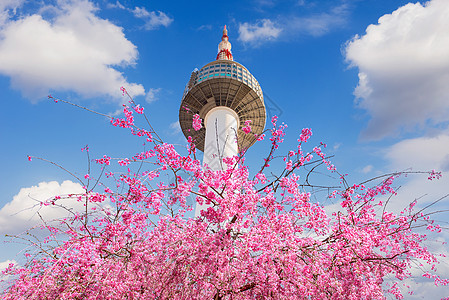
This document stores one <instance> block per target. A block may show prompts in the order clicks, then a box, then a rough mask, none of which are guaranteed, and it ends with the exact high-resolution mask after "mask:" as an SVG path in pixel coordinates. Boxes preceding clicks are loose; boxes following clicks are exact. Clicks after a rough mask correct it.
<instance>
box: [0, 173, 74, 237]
mask: <svg viewBox="0 0 449 300" xmlns="http://www.w3.org/2000/svg"><path fill="white" fill-rule="evenodd" d="M82 192H83V189H82V187H81V185H80V184H78V183H74V182H71V181H69V180H66V181H64V182H63V183H61V184H59V183H58V182H56V181H51V182H41V183H39V184H38V185H37V186H32V187H28V188H22V189H20V191H19V193H18V194H17V195H15V196H14V197H13V199H12V201H11V202H9V203H7V204H5V206H3V207H2V208H1V209H0V233H2V234H4V233H7V234H17V233H20V232H23V231H25V230H27V229H29V228H31V227H33V226H36V225H38V224H42V222H41V220H40V217H39V216H38V214H37V212H39V214H40V215H41V216H42V217H43V219H44V220H53V219H58V218H61V217H63V216H69V213H68V212H67V211H66V210H64V209H62V208H59V207H57V206H53V205H50V206H41V205H40V202H39V201H46V200H48V199H50V198H52V197H54V196H58V195H67V194H75V193H82ZM59 201H64V202H61V204H63V203H64V204H65V205H66V206H67V207H71V208H72V209H75V210H82V209H83V204H82V203H79V202H77V201H76V200H73V199H61V200H59Z"/></svg>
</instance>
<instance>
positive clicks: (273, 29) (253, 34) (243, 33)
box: [238, 19, 282, 44]
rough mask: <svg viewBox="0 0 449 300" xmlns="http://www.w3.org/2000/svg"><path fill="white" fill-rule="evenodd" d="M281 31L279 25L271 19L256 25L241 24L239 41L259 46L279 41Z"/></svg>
mask: <svg viewBox="0 0 449 300" xmlns="http://www.w3.org/2000/svg"><path fill="white" fill-rule="evenodd" d="M281 31H282V29H281V28H279V27H278V25H277V24H275V23H273V22H272V21H271V20H269V19H263V20H260V21H258V22H257V23H255V24H249V23H243V24H240V25H239V37H238V39H239V40H240V41H242V42H244V43H253V44H259V43H261V42H266V41H270V40H275V39H277V37H278V36H279V34H280V33H281Z"/></svg>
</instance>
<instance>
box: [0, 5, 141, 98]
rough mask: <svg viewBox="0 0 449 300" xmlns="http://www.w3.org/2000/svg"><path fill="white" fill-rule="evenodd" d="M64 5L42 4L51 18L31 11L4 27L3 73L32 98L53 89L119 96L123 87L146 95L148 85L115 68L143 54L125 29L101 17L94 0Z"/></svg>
mask: <svg viewBox="0 0 449 300" xmlns="http://www.w3.org/2000/svg"><path fill="white" fill-rule="evenodd" d="M9 1H10V2H11V3H14V1H12V0H9ZM58 4H59V6H57V7H52V6H46V7H42V9H41V11H47V12H49V11H51V12H52V14H53V16H52V17H51V18H44V17H43V16H42V15H40V14H33V15H26V16H24V17H20V18H18V19H17V20H7V21H6V22H5V23H4V24H3V26H1V27H0V74H3V75H6V76H9V77H10V78H11V84H12V86H13V87H14V88H16V89H17V90H20V91H21V92H22V93H23V95H24V96H26V97H28V98H30V99H32V100H36V99H39V98H41V97H43V96H46V95H47V94H48V93H49V91H50V90H58V91H74V92H76V93H78V94H80V95H82V96H84V97H93V96H102V95H110V96H112V97H117V98H118V97H120V96H121V94H120V91H119V88H120V86H126V87H127V89H128V90H129V92H130V93H131V94H132V95H134V96H137V95H143V94H144V93H145V91H144V88H143V86H142V85H140V84H136V83H129V82H128V81H127V80H126V78H125V77H124V75H123V73H121V72H120V71H118V70H117V69H116V68H115V67H117V66H120V67H123V66H130V65H133V64H134V63H135V61H136V59H137V55H138V52H137V48H136V46H135V45H133V44H132V43H131V42H130V41H129V40H127V39H126V37H125V35H124V33H123V28H121V27H118V26H116V25H114V24H112V23H111V22H110V21H108V20H105V19H101V18H99V17H98V16H96V15H95V12H96V8H95V7H94V5H93V4H92V3H91V2H89V1H88V0H72V1H60V2H58ZM0 8H1V7H0ZM0 24H1V23H0Z"/></svg>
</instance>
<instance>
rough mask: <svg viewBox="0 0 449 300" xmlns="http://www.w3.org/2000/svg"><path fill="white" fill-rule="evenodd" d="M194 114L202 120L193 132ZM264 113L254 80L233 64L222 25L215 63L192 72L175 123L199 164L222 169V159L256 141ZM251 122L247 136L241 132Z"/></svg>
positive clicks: (241, 68) (263, 123)
mask: <svg viewBox="0 0 449 300" xmlns="http://www.w3.org/2000/svg"><path fill="white" fill-rule="evenodd" d="M194 114H199V116H200V117H201V118H202V119H203V127H202V128H201V129H200V130H198V131H195V130H194V129H193V125H192V118H193V115H194ZM265 120H266V111H265V105H264V101H263V94H262V89H261V87H260V85H259V83H258V82H257V80H256V78H254V76H253V75H251V73H250V72H249V71H248V70H247V69H246V68H245V67H244V66H243V65H241V64H239V63H238V62H235V61H234V58H233V56H232V53H231V43H230V42H229V37H228V31H227V29H226V26H224V29H223V36H222V38H221V42H220V44H219V45H218V54H217V58H216V60H215V61H212V62H210V63H208V64H206V65H205V66H204V67H202V68H201V69H200V70H197V69H195V70H194V71H193V72H192V74H191V76H190V80H189V82H188V83H187V86H186V88H185V90H184V94H183V96H182V103H181V107H180V109H179V123H180V125H181V129H182V132H183V133H184V135H185V136H186V137H189V136H192V137H193V138H194V141H195V145H196V148H197V149H198V150H201V151H203V152H204V157H203V164H204V165H208V166H209V167H210V168H211V169H212V170H219V169H221V168H223V165H222V163H221V162H222V159H223V158H224V157H229V156H234V155H237V154H238V151H242V150H244V149H247V148H249V147H250V146H252V145H253V144H254V143H255V142H256V135H258V134H261V133H262V132H263V130H264V127H265ZM246 121H251V123H250V125H251V133H250V134H245V133H244V132H243V130H242V127H243V126H244V124H245V122H246Z"/></svg>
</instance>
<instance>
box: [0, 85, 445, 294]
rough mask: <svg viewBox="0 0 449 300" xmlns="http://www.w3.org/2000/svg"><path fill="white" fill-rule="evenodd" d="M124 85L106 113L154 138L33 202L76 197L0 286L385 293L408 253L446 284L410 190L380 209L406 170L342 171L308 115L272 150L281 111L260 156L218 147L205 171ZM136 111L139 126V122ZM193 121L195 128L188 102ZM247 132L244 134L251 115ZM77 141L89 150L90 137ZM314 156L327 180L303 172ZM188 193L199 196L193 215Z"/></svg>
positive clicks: (43, 290) (401, 275) (69, 290)
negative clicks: (315, 138) (359, 179)
mask: <svg viewBox="0 0 449 300" xmlns="http://www.w3.org/2000/svg"><path fill="white" fill-rule="evenodd" d="M122 91H123V93H124V94H125V95H127V92H126V90H125V89H122ZM50 98H52V97H50ZM52 99H53V100H55V101H56V102H57V101H60V102H66V101H64V100H59V99H54V98H52ZM129 99H130V101H129V105H124V107H123V112H124V118H114V117H109V118H110V120H111V124H112V125H113V126H116V127H122V128H125V129H129V130H130V133H131V134H133V135H136V136H137V137H138V138H143V139H145V141H146V142H147V145H151V148H150V149H147V150H144V151H141V152H139V153H137V154H136V155H134V156H132V157H125V158H111V157H109V156H108V155H104V156H103V157H100V158H98V159H95V160H94V161H95V162H96V164H97V165H98V172H96V173H95V172H93V171H92V172H91V173H89V174H86V175H85V176H84V177H81V178H80V177H79V176H77V175H76V174H74V173H70V174H71V175H73V176H74V179H76V180H77V181H79V182H81V183H82V185H83V189H84V192H83V193H81V194H70V195H59V196H56V197H54V198H52V199H48V200H45V201H42V202H41V205H42V206H52V205H56V206H57V205H61V206H63V205H62V204H61V203H62V202H61V201H62V200H65V201H68V200H70V201H77V202H80V203H82V204H83V205H84V206H83V207H84V210H83V211H73V210H69V212H70V214H71V217H67V218H63V219H61V220H59V221H58V223H57V224H54V223H50V222H44V223H43V225H42V230H44V231H45V232H47V233H48V234H47V236H46V238H44V239H43V240H39V241H31V240H30V242H31V243H32V244H33V245H34V247H33V248H32V250H29V251H28V252H27V253H26V254H25V256H26V257H27V263H26V264H22V265H12V264H11V265H10V267H8V268H7V269H6V270H5V271H4V272H3V273H4V275H7V276H12V277H13V278H14V281H13V282H11V284H10V286H9V287H8V288H7V289H6V290H5V291H4V292H3V295H2V297H3V298H4V299H263V298H274V299H384V298H385V297H386V295H387V294H388V293H390V294H392V295H393V296H394V297H396V298H397V299H401V298H402V297H403V295H402V289H401V288H400V286H401V282H402V281H403V280H404V279H406V278H408V277H410V276H411V268H412V264H413V263H414V262H417V261H418V262H419V263H422V264H423V265H426V264H427V265H428V270H429V272H424V273H423V276H426V277H429V278H433V279H434V280H435V283H436V284H442V285H446V284H448V281H447V279H444V278H440V277H438V276H437V275H436V274H435V273H434V272H433V271H434V269H435V268H436V265H437V263H438V254H437V253H431V252H429V250H428V249H427V248H426V247H425V245H424V241H425V240H426V235H425V234H423V233H422V232H421V231H418V230H417V228H419V227H422V226H423V225H425V227H426V228H427V229H428V230H430V231H435V232H438V231H441V228H440V227H439V226H438V225H436V224H435V223H433V222H432V221H431V220H430V215H431V213H429V212H428V210H416V209H415V205H416V203H417V202H416V201H412V202H411V203H409V204H407V205H406V206H405V207H404V208H403V210H402V211H400V212H393V211H390V210H389V206H388V203H389V201H393V200H391V199H394V197H395V195H396V193H397V191H396V189H395V187H394V182H395V179H396V178H397V177H400V176H402V175H404V173H393V174H387V175H384V176H379V177H377V178H373V179H371V180H368V181H366V182H364V183H362V184H349V183H348V182H347V181H346V176H343V175H341V174H339V173H338V172H337V170H336V168H335V167H334V166H333V165H332V163H331V162H330V160H329V158H328V157H327V156H326V155H325V153H324V152H323V151H324V148H325V145H324V144H322V143H320V144H319V145H317V146H316V147H313V146H311V147H310V149H311V150H309V151H307V150H306V149H307V147H306V146H307V145H308V144H307V143H309V139H310V137H311V135H312V132H311V130H310V129H303V130H302V131H301V133H300V134H299V136H298V137H297V140H298V144H297V147H296V148H295V149H292V150H290V151H287V152H285V153H280V152H282V150H280V149H281V148H280V147H279V146H280V145H281V144H282V142H283V139H284V136H285V130H286V125H285V124H281V125H279V124H278V121H277V118H276V117H274V118H273V119H272V120H271V128H270V129H268V130H266V132H265V133H264V134H263V135H260V136H257V138H258V140H259V141H258V143H267V153H268V155H267V156H266V157H265V159H264V160H263V164H262V166H261V167H260V168H257V169H253V168H250V167H249V166H247V165H246V164H245V150H244V149H243V151H242V152H241V153H240V154H239V155H238V156H236V157H228V158H224V159H223V163H224V164H225V166H226V167H225V168H223V170H219V171H211V170H210V169H208V168H207V167H203V166H202V164H201V163H200V161H198V160H197V159H196V150H195V145H194V143H195V141H194V139H193V138H189V139H188V145H187V146H186V147H185V149H184V148H182V149H176V148H175V146H174V145H171V144H167V143H165V142H164V141H163V139H162V138H161V137H160V136H159V135H158V134H157V133H156V132H155V131H154V130H153V128H152V126H151V124H150V122H149V121H148V120H149V118H148V117H147V116H146V115H145V113H144V109H143V108H142V107H140V106H139V105H137V104H136V103H135V102H134V101H133V99H132V98H131V97H129ZM134 114H137V116H138V117H142V118H143V119H144V120H146V122H147V125H148V127H147V129H144V128H140V127H137V126H136V125H135V123H134ZM192 122H193V125H194V128H195V129H200V128H201V119H199V116H198V115H193V114H192ZM244 132H245V133H246V134H248V135H251V134H253V133H252V132H251V126H250V123H249V122H246V123H245V127H244ZM178 150H179V151H178ZM83 151H85V152H86V153H87V155H88V160H89V161H90V158H89V148H88V147H85V148H83ZM182 153H184V154H182ZM29 159H30V160H33V159H39V158H36V157H32V156H30V157H29ZM54 164H55V165H57V164H56V163H54ZM57 166H58V167H61V168H62V166H59V165H57ZM318 169H320V170H321V171H320V172H325V171H326V172H328V173H329V175H332V176H333V177H336V178H337V184H336V185H335V186H331V185H329V184H321V185H320V184H315V183H312V182H313V180H311V178H312V177H313V175H314V173H315V172H316V171H317V170H318ZM418 173H419V172H418ZM423 173H425V172H423ZM425 174H427V176H428V178H429V179H435V178H438V177H439V176H441V174H440V173H438V172H435V171H431V172H428V173H425ZM167 175H169V176H168V177H169V178H172V180H171V181H168V182H167V180H165V178H167ZM418 175H419V174H418ZM317 190H320V191H324V192H321V193H318V194H315V193H316V191H317ZM317 197H322V199H323V202H324V201H326V199H327V200H328V201H332V203H334V205H333V209H329V208H326V207H325V206H323V205H321V204H319V203H318V202H317V201H315V198H317ZM195 203H200V204H202V203H206V204H208V205H209V208H208V209H207V210H203V211H202V213H201V216H200V217H197V218H193V217H191V216H192V215H193V213H192V209H193V208H194V205H195ZM387 277H389V278H391V277H393V278H394V279H395V280H393V281H389V282H386V278H387ZM10 278H11V277H10Z"/></svg>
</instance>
